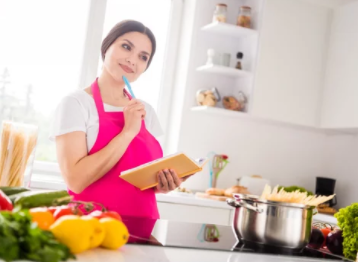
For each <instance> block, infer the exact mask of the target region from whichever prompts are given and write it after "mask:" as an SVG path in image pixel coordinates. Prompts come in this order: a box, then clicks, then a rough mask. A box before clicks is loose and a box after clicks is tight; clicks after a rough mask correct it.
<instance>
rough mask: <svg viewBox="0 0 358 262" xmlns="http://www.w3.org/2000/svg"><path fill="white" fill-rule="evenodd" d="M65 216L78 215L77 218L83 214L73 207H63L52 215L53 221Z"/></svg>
mask: <svg viewBox="0 0 358 262" xmlns="http://www.w3.org/2000/svg"><path fill="white" fill-rule="evenodd" d="M65 215H78V216H82V215H83V213H82V211H81V210H79V209H77V208H75V207H71V206H63V207H60V208H57V209H56V211H55V213H54V214H53V216H54V218H55V220H57V219H59V218H60V217H62V216H65Z"/></svg>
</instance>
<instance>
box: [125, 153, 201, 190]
mask: <svg viewBox="0 0 358 262" xmlns="http://www.w3.org/2000/svg"><path fill="white" fill-rule="evenodd" d="M207 160H208V159H206V158H200V159H198V160H196V161H195V160H192V159H191V158H190V157H188V156H187V155H185V154H184V153H177V154H173V155H169V156H166V157H163V158H160V159H157V160H154V161H151V162H149V163H146V164H144V165H140V166H138V167H135V168H132V169H129V170H126V171H123V172H122V173H121V176H120V178H122V179H123V180H125V181H127V182H128V183H130V184H132V185H133V186H135V187H137V188H139V189H140V190H145V189H148V188H151V187H155V186H156V185H158V179H157V174H158V172H159V171H160V170H163V169H174V170H175V171H176V172H177V174H178V176H179V177H185V176H188V175H191V174H194V173H197V172H200V171H201V170H202V169H203V167H204V165H205V164H206V162H207Z"/></svg>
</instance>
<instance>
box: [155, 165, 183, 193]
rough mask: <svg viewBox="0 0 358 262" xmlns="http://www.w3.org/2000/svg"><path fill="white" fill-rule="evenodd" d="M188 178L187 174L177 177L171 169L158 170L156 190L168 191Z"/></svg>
mask: <svg viewBox="0 0 358 262" xmlns="http://www.w3.org/2000/svg"><path fill="white" fill-rule="evenodd" d="M188 178H189V176H186V177H185V178H179V177H178V175H177V173H176V172H175V170H173V169H164V170H162V171H159V173H158V185H157V187H156V191H157V192H160V193H168V192H170V191H172V190H174V189H176V188H177V187H179V186H180V185H181V183H182V182H184V181H185V180H187V179H188Z"/></svg>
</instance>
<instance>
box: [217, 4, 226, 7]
mask: <svg viewBox="0 0 358 262" xmlns="http://www.w3.org/2000/svg"><path fill="white" fill-rule="evenodd" d="M216 6H224V7H227V5H226V4H217V5H216Z"/></svg>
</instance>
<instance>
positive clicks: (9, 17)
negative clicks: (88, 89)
mask: <svg viewBox="0 0 358 262" xmlns="http://www.w3.org/2000/svg"><path fill="white" fill-rule="evenodd" d="M89 3H90V2H89V1H73V0H61V1H47V0H31V1H26V0H23V1H11V0H8V1H7V0H6V1H3V0H2V1H1V2H0V34H1V41H0V122H1V121H3V120H13V121H18V122H25V123H34V124H36V125H38V126H39V137H38V144H37V148H36V159H37V160H41V161H51V162H54V161H56V154H55V146H54V145H53V143H52V142H51V141H49V139H48V136H49V130H50V123H51V122H50V121H51V114H52V113H53V112H54V110H55V108H56V105H57V104H58V103H59V102H60V99H61V98H62V97H63V96H65V95H66V94H67V93H70V92H71V91H73V90H75V89H76V88H77V87H78V82H79V76H80V69H81V64H82V55H83V46H84V40H85V33H86V23H87V20H88V8H89Z"/></svg>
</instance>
